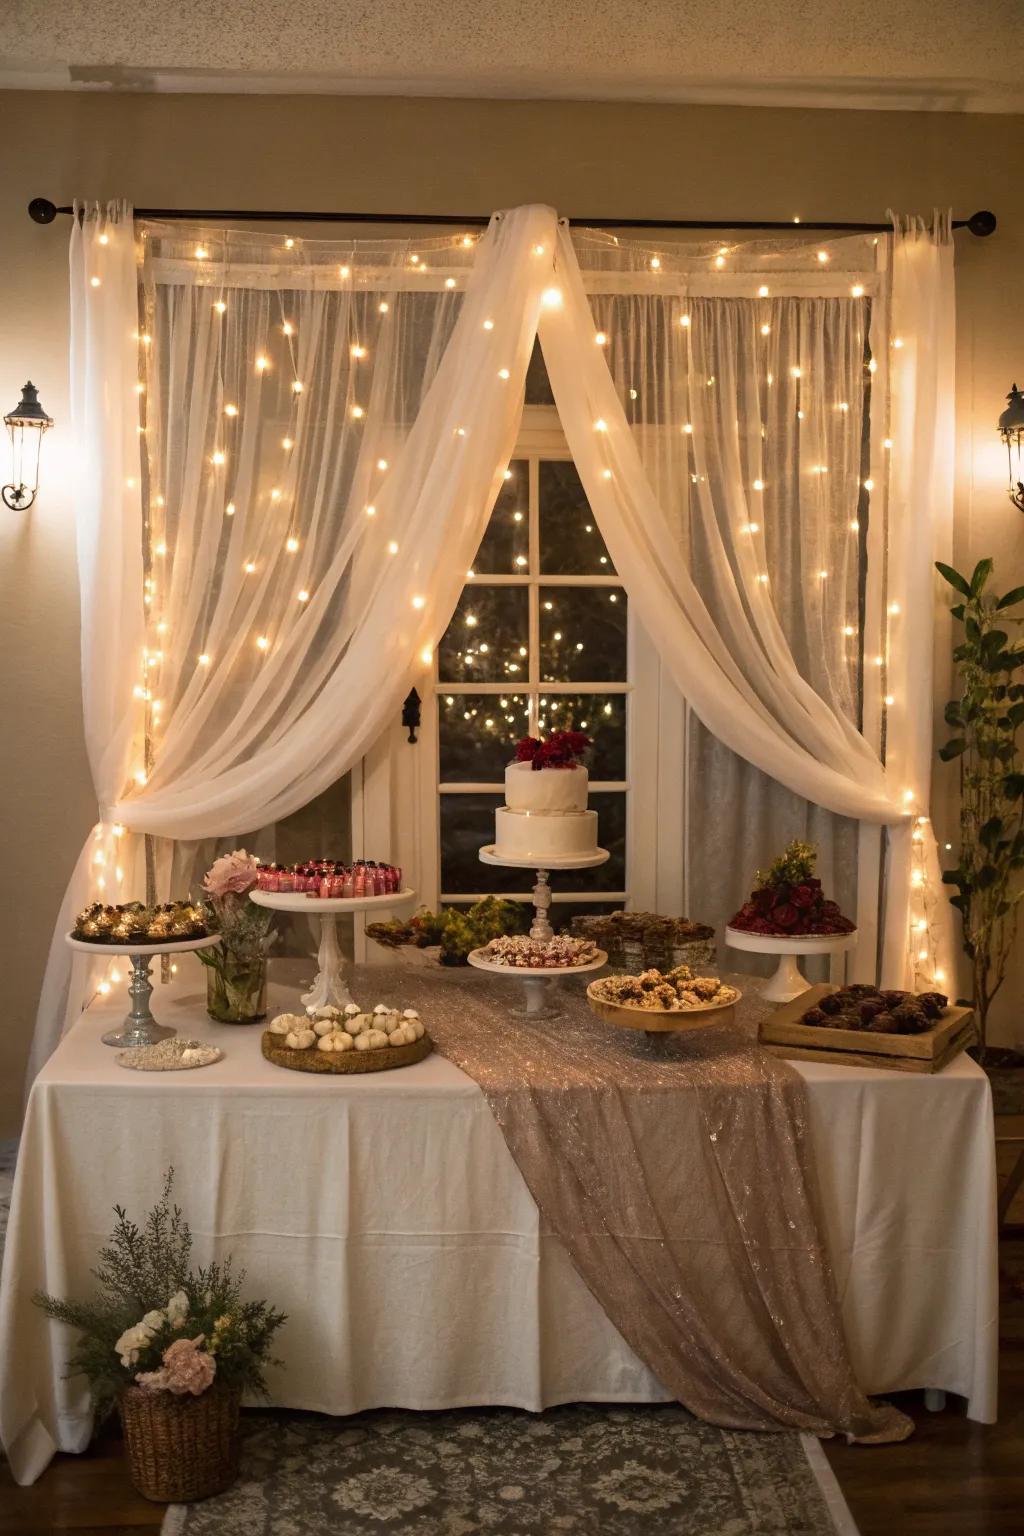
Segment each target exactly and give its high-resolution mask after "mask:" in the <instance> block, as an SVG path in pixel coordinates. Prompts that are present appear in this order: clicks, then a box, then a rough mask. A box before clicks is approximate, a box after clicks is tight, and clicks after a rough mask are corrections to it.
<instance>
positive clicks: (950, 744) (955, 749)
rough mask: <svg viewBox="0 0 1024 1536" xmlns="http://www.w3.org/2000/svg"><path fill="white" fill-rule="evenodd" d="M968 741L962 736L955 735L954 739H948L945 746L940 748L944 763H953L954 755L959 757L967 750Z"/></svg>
mask: <svg viewBox="0 0 1024 1536" xmlns="http://www.w3.org/2000/svg"><path fill="white" fill-rule="evenodd" d="M966 750H967V742H966V741H965V740H964V738H963V737H962V736H954V737H953V739H952V741H947V742H946V745H945V746H944V747H940V748H939V756H940V757H941V759H942V761H943V762H944V763H951V762H952V761H953V759H954V757H959V756H960V755H961V753H963V752H966Z"/></svg>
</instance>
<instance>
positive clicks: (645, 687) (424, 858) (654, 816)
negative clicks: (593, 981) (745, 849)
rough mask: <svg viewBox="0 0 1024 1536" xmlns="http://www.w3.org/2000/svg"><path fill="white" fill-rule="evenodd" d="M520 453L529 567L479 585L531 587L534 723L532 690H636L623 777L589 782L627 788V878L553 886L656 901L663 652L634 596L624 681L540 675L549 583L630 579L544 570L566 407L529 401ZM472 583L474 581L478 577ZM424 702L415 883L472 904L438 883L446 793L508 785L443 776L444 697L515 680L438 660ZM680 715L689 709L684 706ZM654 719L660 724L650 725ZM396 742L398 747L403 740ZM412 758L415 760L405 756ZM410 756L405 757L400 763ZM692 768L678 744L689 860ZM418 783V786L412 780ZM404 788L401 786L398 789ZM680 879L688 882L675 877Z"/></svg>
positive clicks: (619, 901)
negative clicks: (444, 674) (542, 518)
mask: <svg viewBox="0 0 1024 1536" xmlns="http://www.w3.org/2000/svg"><path fill="white" fill-rule="evenodd" d="M512 458H513V459H515V460H520V461H523V460H525V461H526V464H527V469H528V474H529V551H530V564H529V567H528V573H527V574H526V575H524V576H517V575H499V576H492V575H486V576H485V575H484V574H483V573H481V577H480V584H481V586H514V587H525V588H526V590H527V592H528V594H529V635H528V641H527V644H528V650H529V657H528V667H529V671H528V676H527V677H526V678H524V679H523V681H522V683H520V684H516V685H514V686H515V687H516V689H517V691H518V692H520V693H529V694H530V695H531V706H530V707H531V730H532V729H534V728H535V726H536V718H535V716H534V715H533V699H534V698H535V697H536V696H538V695H539V694H541V693H543V694H548V695H557V694H569V695H574V694H579V693H590V692H593V693H596V694H605V695H608V694H613V693H617V694H623V695H628V696H629V698H630V705H629V708H628V709H627V712H626V765H627V766H626V777H625V778H624V779H616V780H603V779H596V780H593V781H592V782H591V785H590V788H591V790H592V791H594V792H601V791H603V790H611V791H616V792H620V793H622V794H624V795H625V797H626V884H625V888H624V889H621V890H609V891H585V890H579V889H575V888H572V887H570V886H569V885H568V884H567V882H568V881H569V880H570V879H571V872H568V871H567V872H565V873H564V874H561V875H559V877H558V882H557V885H556V887H555V889H554V890H553V893H552V895H553V900H554V901H555V902H557V903H563V904H565V903H572V904H574V905H575V904H580V903H588V904H590V903H593V904H595V905H596V904H600V905H608V906H609V907H611V908H614V907H619V906H623V905H629V906H632V907H648V906H652V905H653V904H654V902H655V900H656V892H657V884H658V882H657V859H656V857H652V854H653V853H654V851H655V849H656V848H657V845H658V836H657V829H658V822H659V816H658V805H657V799H658V796H657V790H656V784H657V778H658V763H659V753H658V748H657V737H658V734H659V732H658V717H659V689H660V686H661V679H660V677H659V672H660V668H659V665H658V659H657V655H656V653H655V652H654V649H653V647H652V646H651V644H650V641H649V640H648V639H647V637H646V635H645V634H644V632H643V630H642V629H641V627H640V625H639V623H638V622H637V618H636V615H635V613H634V611H633V605H632V604H630V605H629V611H628V617H627V631H626V634H627V641H626V680H625V681H623V682H607V681H571V682H558V683H548V682H543V681H542V680H541V678H540V643H539V641H540V603H541V601H542V600H543V599H542V590H543V588H544V587H551V586H557V587H574V586H575V587H588V588H595V587H596V588H602V587H606V588H615V587H619V588H621V586H622V579H621V577H619V576H616V575H609V576H580V575H558V574H543V575H542V574H541V572H540V569H539V564H540V562H539V476H540V470H539V465H540V461H541V460H542V459H547V460H560V461H562V462H571V460H572V454H571V453H570V452H569V447H568V444H567V443H566V440H565V435H564V433H563V432H562V429H561V425H560V423H559V420H558V413H557V411H556V410H555V409H554V407H552V406H526V407H525V408H524V410H523V417H522V422H521V426H520V432H519V437H518V439H517V442H516V446H515V450H514V452H513V454H512ZM471 584H472V583H471V582H470V583H468V585H471ZM417 686H418V689H419V693H420V696H421V698H422V701H423V712H422V725H421V727H420V731H419V742H418V744H417V747H416V749H415V756H416V759H417V762H416V765H415V766H416V769H417V770H418V771H417V772H416V773H415V779H416V787H415V789H414V790H413V797H414V799H415V801H416V802H417V804H416V809H415V811H414V812H413V814H412V815H411V816H409V815H407V816H406V818H405V819H406V821H407V822H408V823H409V829H408V833H407V836H409V835H410V834H411V837H412V839H413V841H414V843H415V847H411V846H410V845H409V844H408V843H406V844H405V846H406V847H407V848H408V851H409V859H408V863H409V865H410V872H412V871H413V870H414V871H415V879H416V889H417V892H418V895H419V900H420V901H421V902H424V903H426V904H427V905H428V906H430V907H435V908H436V907H437V906H438V905H439V904H451V905H456V904H457V905H460V906H462V905H469V904H471V903H472V902H473V901H475V900H479V899H480V898H481V897H482V896H483V895H484V894H486V893H485V892H482V891H475V892H463V891H459V892H448V891H443V890H442V889H441V885H440V871H441V816H440V808H441V798H440V797H441V796H442V795H460V794H489V795H496V796H500V793H501V786H500V785H499V784H496V783H477V782H470V781H465V782H460V783H456V784H442V783H441V776H440V739H439V737H440V732H439V708H438V700H439V698H440V697H442V696H444V695H448V694H453V693H455V694H458V693H472V694H475V695H487V694H495V695H498V694H506V693H508V692H509V691H510V687H509V684H508V683H507V682H494V683H481V682H460V683H458V684H453V683H442V682H441V681H440V680H439V678H438V675H437V664H436V662H435V663H434V664H433V666H432V667H431V668H430V669H429V671H426V672H424V674H423V676H422V680H421V682H420V683H419V684H418V685H417ZM680 716H681V709H680ZM652 722H653V729H652ZM679 740H680V746H681V744H682V730H681V728H680V732H679ZM396 750H399V749H398V748H397V747H396ZM404 761H405V762H406V763H407V762H408V757H407V755H405V757H404ZM402 762H403V759H402V758H400V759H399V763H400V765H401V764H402ZM684 771H685V759H684V757H683V755H682V753H681V752H680V753H679V755H678V756H677V757H676V761H675V763H674V771H673V773H672V774H671V776H670V777H671V779H672V780H673V781H674V783H675V786H676V791H677V794H678V796H679V802H680V803H679V808H678V827H679V838H678V842H677V844H676V848H675V855H676V859H677V861H678V863H679V865H680V867H681V861H682V821H683V802H684V793H683V774H684ZM410 788H412V786H411V785H410ZM400 795H401V791H400ZM676 884H681V880H677V881H676ZM530 886H531V882H529V881H527V880H526V879H525V877H524V881H523V887H522V889H521V890H519V889H518V888H517V889H516V890H515V891H514V892H509V893H508V895H509V897H510V899H512V900H521V901H528V900H529V899H530Z"/></svg>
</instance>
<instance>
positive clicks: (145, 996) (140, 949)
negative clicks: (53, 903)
mask: <svg viewBox="0 0 1024 1536" xmlns="http://www.w3.org/2000/svg"><path fill="white" fill-rule="evenodd" d="M66 937H67V942H68V947H69V948H70V949H73V950H75V951H76V952H77V953H78V954H80V955H92V957H93V959H94V960H95V959H97V958H102V956H103V955H108V956H109V957H110V958H111V959H113V958H114V957H115V956H116V955H126V956H127V957H128V958H129V959H130V960H131V962H132V974H131V978H130V980H129V982H128V996H129V997H130V998H131V1004H132V1005H131V1008H130V1009H129V1010H128V1013H127V1015H126V1016H125V1020H124V1023H123V1024H122V1025H121V1027H120V1028H119V1029H111V1030H108V1031H107V1033H106V1034H105V1035H104V1036H103V1044H104V1045H118V1046H122V1047H124V1048H126V1049H127V1047H129V1046H133V1045H156V1044H157V1042H158V1041H159V1040H167V1039H169V1037H170V1036H171V1035H176V1034H177V1030H176V1029H172V1028H171V1027H170V1025H169V1024H158V1023H157V1021H156V1019H154V1017H153V1015H152V1013H151V1012H150V1007H149V999H150V998H151V997H152V995H153V983H152V982H151V981H150V979H149V967H150V966H151V965H152V963H153V960H154V958H155V957H156V956H157V955H183V954H185V953H186V952H187V951H188V950H190V949H209V948H210V947H211V945H213V944H219V943H220V934H219V933H208V934H207V935H206V936H205V938H202V939H178V940H176V941H175V942H174V943H173V944H155V943H153V942H152V941H151V942H150V943H148V944H90V943H89V941H88V940H87V939H76V938H75V937H74V935H73V934H70V933H69V934H67V935H66Z"/></svg>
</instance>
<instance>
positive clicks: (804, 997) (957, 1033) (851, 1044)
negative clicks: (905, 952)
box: [758, 982, 974, 1072]
mask: <svg viewBox="0 0 1024 1536" xmlns="http://www.w3.org/2000/svg"><path fill="white" fill-rule="evenodd" d="M838 990H839V989H838V987H833V986H830V985H829V984H828V983H827V982H826V983H822V984H819V985H818V986H815V987H810V988H808V990H807V991H806V992H801V994H800V996H799V997H796V998H794V999H793V1001H792V1002H791V1003H784V1004H783V1006H782V1007H781V1008H777V1009H776V1010H775V1012H774V1013H773V1014H771V1015H770V1017H769V1018H767V1019H764V1020H762V1022H761V1025H760V1028H759V1029H758V1039H759V1040H760V1042H761V1044H762V1045H763V1046H764V1048H765V1050H767V1051H770V1052H771V1054H772V1055H773V1056H783V1057H786V1058H787V1059H788V1060H790V1061H827V1062H833V1063H836V1064H838V1065H839V1066H846V1067H884V1068H886V1069H887V1070H889V1071H896V1072H941V1071H942V1069H943V1067H944V1066H945V1065H946V1064H947V1062H950V1061H952V1060H953V1057H954V1056H958V1055H959V1054H960V1052H961V1051H962V1050H964V1049H965V1047H966V1046H968V1045H971V1044H972V1043H973V1041H974V1014H973V1012H972V1011H971V1009H970V1008H955V1007H954V1008H947V1009H945V1011H944V1012H943V1014H942V1017H941V1018H938V1019H936V1020H935V1022H934V1024H933V1025H932V1027H931V1029H926V1030H924V1031H922V1033H921V1034H919V1035H888V1034H884V1035H883V1034H874V1033H872V1031H870V1030H861V1029H824V1028H822V1027H821V1026H820V1025H815V1024H801V1023H800V1022H799V1020H800V1018H801V1016H802V1015H803V1014H804V1013H806V1011H807V1009H808V1008H813V1007H814V1005H815V1004H816V1003H817V1002H818V1001H819V1000H820V999H821V998H823V997H826V996H827V995H828V993H830V992H837V991H838Z"/></svg>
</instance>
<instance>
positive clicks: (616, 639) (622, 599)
mask: <svg viewBox="0 0 1024 1536" xmlns="http://www.w3.org/2000/svg"><path fill="white" fill-rule="evenodd" d="M540 675H541V680H542V682H545V683H561V682H566V683H571V682H576V681H582V680H584V679H586V681H587V682H603V681H605V680H608V681H610V682H617V683H618V682H625V681H626V594H625V592H623V590H622V588H621V587H541V589H540Z"/></svg>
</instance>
